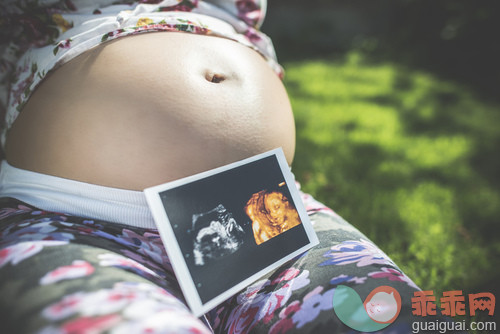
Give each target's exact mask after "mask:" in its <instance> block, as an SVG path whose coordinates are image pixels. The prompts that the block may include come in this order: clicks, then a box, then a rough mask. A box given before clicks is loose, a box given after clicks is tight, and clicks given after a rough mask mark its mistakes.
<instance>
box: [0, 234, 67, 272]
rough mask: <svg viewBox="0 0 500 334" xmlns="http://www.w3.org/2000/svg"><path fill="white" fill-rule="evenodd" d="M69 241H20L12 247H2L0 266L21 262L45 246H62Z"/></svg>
mask: <svg viewBox="0 0 500 334" xmlns="http://www.w3.org/2000/svg"><path fill="white" fill-rule="evenodd" d="M67 243H68V242H67V241H58V240H41V241H32V242H20V243H18V244H15V245H13V246H10V247H6V248H3V249H0V268H2V267H3V266H4V265H6V264H7V263H11V264H12V265H17V264H19V263H20V262H22V261H24V260H26V259H27V258H30V257H32V256H33V255H36V254H38V253H39V252H40V251H41V250H42V249H43V248H44V247H50V246H61V245H65V244H67Z"/></svg>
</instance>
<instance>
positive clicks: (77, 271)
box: [40, 260, 95, 285]
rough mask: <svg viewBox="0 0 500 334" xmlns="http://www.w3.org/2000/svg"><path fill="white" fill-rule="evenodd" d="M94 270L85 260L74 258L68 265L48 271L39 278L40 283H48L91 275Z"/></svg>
mask: <svg viewBox="0 0 500 334" xmlns="http://www.w3.org/2000/svg"><path fill="white" fill-rule="evenodd" d="M94 271H95V269H94V267H93V266H92V265H91V264H90V263H88V262H87V261H83V260H74V261H73V262H72V263H71V264H70V265H69V266H63V267H59V268H57V269H55V270H52V271H49V272H48V273H47V274H45V276H43V277H42V278H40V284H41V285H48V284H53V283H56V282H59V281H62V280H67V279H75V278H80V277H85V276H89V275H92V273H93V272H94Z"/></svg>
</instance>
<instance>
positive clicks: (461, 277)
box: [285, 53, 500, 292]
mask: <svg viewBox="0 0 500 334" xmlns="http://www.w3.org/2000/svg"><path fill="white" fill-rule="evenodd" d="M285 68H286V76H285V84H286V85H287V88H288V90H289V94H290V97H291V101H292V106H293V108H294V113H295V117H296V122H297V152H296V158H295V161H294V164H293V170H294V173H295V174H296V176H297V179H298V180H299V181H301V183H302V186H303V188H304V189H305V190H306V191H309V192H311V193H313V195H315V196H316V197H317V198H318V199H319V200H321V201H323V202H325V203H326V204H328V205H330V206H331V207H333V208H334V209H335V210H336V211H337V212H339V213H340V214H341V215H343V216H344V217H345V218H346V219H347V220H349V221H350V222H351V223H352V224H353V225H355V226H357V227H358V228H359V229H360V230H361V231H362V232H364V233H365V234H367V235H368V236H369V237H370V238H372V239H373V240H374V241H375V242H376V243H378V244H379V245H380V246H381V248H383V249H384V250H385V251H386V252H387V253H389V255H391V256H392V257H393V258H394V259H395V260H396V261H397V262H398V264H399V265H400V266H401V267H402V268H403V269H405V270H406V271H407V273H408V274H409V276H410V277H412V278H414V279H415V281H416V283H417V284H418V285H420V286H421V287H422V288H426V289H434V290H436V291H437V292H439V291H443V290H447V289H448V290H450V289H455V288H457V289H464V290H465V289H467V288H469V289H474V288H475V287H479V286H481V285H482V284H483V285H484V284H488V283H489V281H490V280H492V281H493V280H495V278H498V277H499V276H500V275H499V273H500V269H499V268H497V267H495V266H490V265H488V262H489V261H491V260H493V259H495V258H496V257H498V256H499V255H500V241H499V240H498V237H497V238H495V237H493V236H492V234H494V233H492V231H496V230H497V228H496V226H497V224H500V222H499V218H498V217H500V176H499V173H498V171H499V170H500V154H498V153H499V152H498V147H499V145H500V108H499V106H497V105H491V104H488V103H486V102H483V101H480V100H479V99H478V98H476V97H474V95H473V94H472V93H471V92H469V91H468V90H467V89H466V88H464V87H460V86H458V85H456V84H454V83H452V82H449V81H443V80H440V79H438V78H436V77H434V76H433V75H431V74H429V73H422V72H419V71H412V70H409V69H407V68H403V67H400V66H397V65H395V64H368V63H367V62H366V61H365V60H364V59H363V57H362V56H361V55H360V54H356V53H351V54H350V55H348V56H346V57H345V59H344V60H342V61H336V62H328V61H321V60H313V61H303V62H299V63H290V64H285ZM495 153H496V154H495ZM477 273H481V275H478V274H477Z"/></svg>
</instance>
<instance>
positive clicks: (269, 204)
mask: <svg viewBox="0 0 500 334" xmlns="http://www.w3.org/2000/svg"><path fill="white" fill-rule="evenodd" d="M245 212H246V214H247V215H248V217H250V219H251V220H252V230H253V235H254V238H255V243H256V244H257V245H260V244H262V243H263V242H266V241H268V240H269V239H271V238H274V237H275V236H277V235H279V234H281V233H283V232H285V231H287V230H289V229H291V228H292V227H295V226H297V225H299V224H301V221H300V218H299V214H298V212H297V210H296V209H295V207H294V206H293V205H292V204H291V203H290V202H289V201H288V198H286V196H285V195H283V194H282V193H281V192H278V191H270V192H269V191H267V190H262V191H259V192H258V193H255V194H253V195H252V197H251V198H250V200H249V201H248V202H247V204H246V207H245Z"/></svg>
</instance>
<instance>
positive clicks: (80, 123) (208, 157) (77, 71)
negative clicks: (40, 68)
mask: <svg viewBox="0 0 500 334" xmlns="http://www.w3.org/2000/svg"><path fill="white" fill-rule="evenodd" d="M276 147H283V149H284V151H285V155H286V156H287V159H288V161H289V163H291V160H292V159H293V153H294V148H295V130H294V122H293V116H292V113H291V107H290V104H289V101H288V97H287V94H286V92H285V89H284V87H283V85H282V83H281V81H280V79H279V78H278V76H277V75H276V74H275V73H274V72H273V71H272V70H271V68H270V67H269V66H268V64H267V63H266V61H265V60H264V59H263V58H262V57H261V56H260V55H259V54H258V53H257V52H255V51H254V50H252V49H250V48H248V47H246V46H243V45H241V44H239V43H236V42H234V41H231V40H228V39H224V38H219V37H211V36H202V35H195V34H188V33H182V32H167V33H148V34H143V35H137V36H130V37H125V38H121V39H118V40H116V41H113V42H109V43H105V44H103V45H101V46H99V47H97V48H95V49H93V50H91V51H89V52H87V53H84V54H83V55H81V56H79V57H77V58H75V59H73V60H72V61H70V62H69V63H67V64H65V65H63V66H62V67H60V68H59V69H58V70H56V71H54V72H53V73H52V74H50V75H49V76H48V77H47V78H46V79H45V81H44V82H43V83H42V84H41V85H40V86H39V88H38V89H37V90H36V91H35V92H34V94H33V96H32V97H31V99H30V100H29V101H28V103H27V104H26V106H25V107H24V110H23V112H22V113H21V114H20V116H19V118H18V119H17V120H16V122H15V123H14V125H13V127H12V128H11V130H10V132H9V135H8V140H7V146H6V156H7V159H8V161H9V162H10V163H11V164H12V165H14V166H16V167H19V168H23V169H28V170H33V171H36V172H41V173H46V174H50V175H56V176H60V177H65V178H70V179H75V180H78V181H84V182H88V183H94V184H100V185H105V186H111V187H117V188H124V189H134V190H141V189H144V188H146V187H148V186H152V185H156V184H159V183H163V182H167V181H171V180H174V179H178V178H181V177H185V176H188V175H192V174H195V173H198V172H201V171H205V170H208V169H211V168H215V167H218V166H221V165H224V164H227V163H230V162H234V161H237V160H239V159H242V158H245V157H248V156H251V155H254V154H258V153H261V152H264V151H266V150H269V149H273V148H276Z"/></svg>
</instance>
